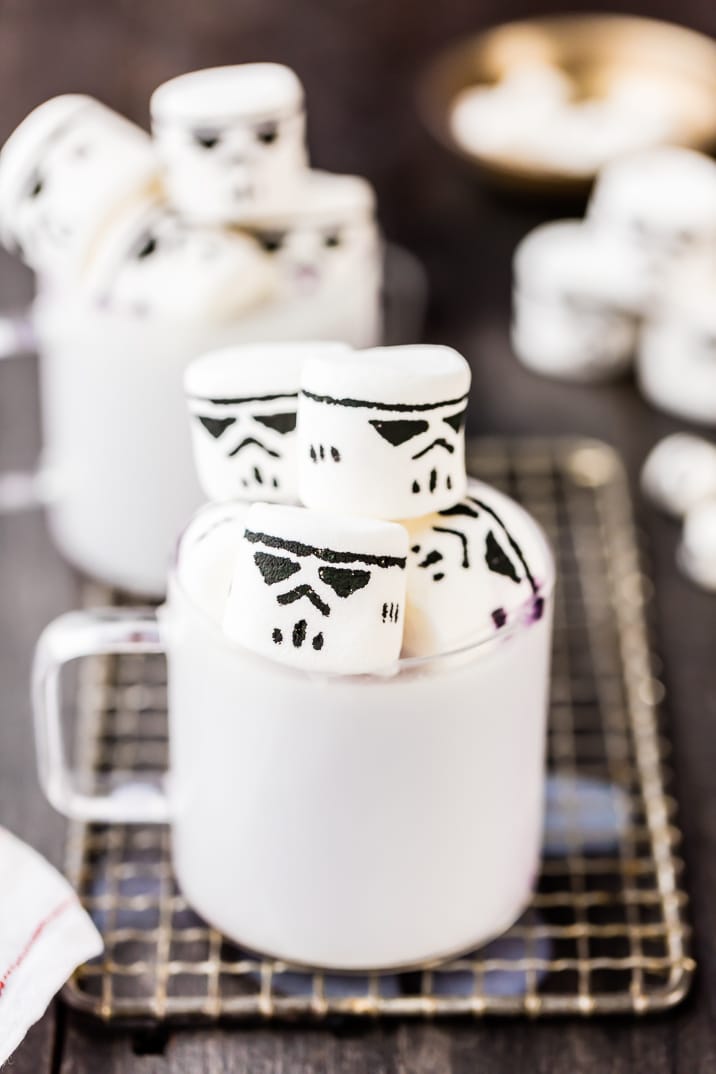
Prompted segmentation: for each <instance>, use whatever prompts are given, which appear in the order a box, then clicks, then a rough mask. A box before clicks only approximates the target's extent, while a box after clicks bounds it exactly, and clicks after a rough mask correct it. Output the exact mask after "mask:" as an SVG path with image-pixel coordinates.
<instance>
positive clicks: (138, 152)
mask: <svg viewBox="0 0 716 1074" xmlns="http://www.w3.org/2000/svg"><path fill="white" fill-rule="evenodd" d="M159 172H160V169H159V163H158V160H157V157H156V155H155V152H154V147H153V146H152V143H151V140H150V138H149V136H148V135H147V134H146V133H145V132H144V131H143V130H141V129H140V128H139V127H136V126H135V125H134V124H133V123H130V121H129V120H127V119H125V118H124V117H123V116H120V115H117V113H116V112H113V111H112V110H111V109H110V108H106V107H105V106H104V105H103V104H100V102H99V101H96V100H94V99H93V98H92V97H87V96H84V95H82V94H64V95H63V96H60V97H53V98H51V99H50V100H49V101H45V103H44V104H41V105H39V106H38V107H37V108H35V109H34V111H32V112H30V114H29V116H27V117H26V119H24V120H23V122H22V123H21V124H20V125H19V127H17V129H16V130H15V131H14V132H13V134H11V135H10V137H9V138H8V140H7V141H6V143H5V145H4V146H3V149H2V152H0V236H1V237H2V242H3V244H4V245H5V246H6V247H7V248H8V249H9V250H11V251H16V252H17V253H19V254H20V256H21V257H22V258H23V260H25V261H26V262H27V264H28V265H30V267H31V268H33V269H34V270H35V271H36V272H38V273H39V274H40V275H42V276H45V277H64V276H66V275H67V274H68V273H70V274H74V273H76V272H78V271H79V270H80V269H81V268H82V266H83V265H84V263H85V261H86V260H87V257H88V256H89V253H90V251H91V248H92V245H93V243H94V242H95V240H96V239H97V237H98V236H99V235H100V234H101V232H102V229H103V228H104V227H105V226H106V225H107V224H108V223H109V221H110V220H111V219H112V217H113V215H114V214H115V213H116V212H117V211H118V210H119V209H121V208H122V207H123V206H124V205H125V204H127V203H128V202H129V201H131V200H132V199H133V198H135V197H136V196H138V195H139V194H140V193H142V192H144V191H147V190H149V189H151V188H153V187H154V186H156V184H157V183H158V181H159Z"/></svg>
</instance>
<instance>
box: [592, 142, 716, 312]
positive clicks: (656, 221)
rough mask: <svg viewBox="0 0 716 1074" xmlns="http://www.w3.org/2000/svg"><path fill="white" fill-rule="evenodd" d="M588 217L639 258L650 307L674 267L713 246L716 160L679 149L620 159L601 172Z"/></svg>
mask: <svg viewBox="0 0 716 1074" xmlns="http://www.w3.org/2000/svg"><path fill="white" fill-rule="evenodd" d="M588 216H589V218H590V219H591V220H592V221H593V222H594V223H595V224H596V225H598V226H599V227H600V228H604V229H607V230H609V231H612V232H613V233H614V234H615V235H617V236H619V237H620V238H621V239H622V240H623V241H624V242H626V243H627V244H629V245H630V246H631V247H632V248H633V249H634V251H635V252H636V253H637V254H638V255H639V257H641V259H642V262H643V273H644V276H645V283H646V285H647V290H646V293H647V296H648V301H649V302H650V303H654V302H655V301H658V298H659V296H660V294H661V292H662V289H663V287H664V285H665V283H666V282H667V281H666V280H665V275H666V274H667V273H668V272H669V271H670V269H671V268H672V267H673V265H674V264H676V263H678V262H680V261H683V260H684V259H687V258H689V257H691V256H692V255H693V254H694V253H696V252H698V251H699V250H703V249H705V248H708V247H709V246H712V245H713V244H714V243H715V242H716V162H714V161H713V160H711V159H710V158H709V157H707V156H704V155H703V154H701V153H696V152H694V151H693V150H690V149H682V148H677V147H664V148H657V149H649V150H644V151H642V152H639V153H633V154H630V155H628V156H624V157H621V158H619V159H617V160H615V161H613V162H612V163H610V164H608V165H607V166H606V167H605V168H604V169H603V170H602V171H601V172H600V174H599V177H598V179H597V183H596V185H595V188H594V192H593V194H592V198H591V201H590V204H589V209H588Z"/></svg>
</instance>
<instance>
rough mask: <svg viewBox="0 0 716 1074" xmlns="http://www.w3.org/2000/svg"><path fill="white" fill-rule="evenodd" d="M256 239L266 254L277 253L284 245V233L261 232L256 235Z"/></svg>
mask: <svg viewBox="0 0 716 1074" xmlns="http://www.w3.org/2000/svg"><path fill="white" fill-rule="evenodd" d="M256 238H257V239H258V241H259V242H260V243H261V245H262V246H263V248H264V250H265V251H266V253H267V254H275V253H277V252H278V251H279V250H280V249H281V247H282V246H283V244H284V241H285V239H286V232H285V231H263V232H259V234H257V236H256Z"/></svg>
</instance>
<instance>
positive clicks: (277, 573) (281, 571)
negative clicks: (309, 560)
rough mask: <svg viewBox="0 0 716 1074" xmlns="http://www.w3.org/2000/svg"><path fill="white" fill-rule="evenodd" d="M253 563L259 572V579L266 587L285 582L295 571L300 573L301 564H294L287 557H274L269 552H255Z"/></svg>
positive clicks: (293, 561)
mask: <svg viewBox="0 0 716 1074" xmlns="http://www.w3.org/2000/svg"><path fill="white" fill-rule="evenodd" d="M254 563H255V564H256V566H257V567H258V569H259V570H260V571H261V577H262V578H263V580H264V582H265V583H266V585H276V583H277V582H285V581H286V579H287V578H290V577H291V575H292V574H295V573H296V571H300V569H301V564H300V563H296V562H295V560H293V559H288V557H287V556H274V555H273V554H272V553H271V552H255V553H254Z"/></svg>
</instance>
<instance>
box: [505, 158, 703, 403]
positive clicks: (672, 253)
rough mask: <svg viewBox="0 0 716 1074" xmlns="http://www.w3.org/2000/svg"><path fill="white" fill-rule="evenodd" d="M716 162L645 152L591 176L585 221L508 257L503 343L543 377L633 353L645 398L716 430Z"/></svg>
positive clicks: (538, 237)
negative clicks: (508, 322) (509, 290)
mask: <svg viewBox="0 0 716 1074" xmlns="http://www.w3.org/2000/svg"><path fill="white" fill-rule="evenodd" d="M714 294H716V163H715V162H714V161H713V160H711V159H710V158H709V157H706V156H703V155H702V154H699V153H696V152H694V151H692V150H688V149H681V148H661V149H651V150H645V151H642V152H640V153H634V154H631V155H629V156H625V157H622V158H620V159H617V160H615V161H613V162H612V163H610V164H608V165H607V166H606V167H605V168H604V169H603V170H602V172H601V173H600V175H599V177H598V179H597V182H596V186H595V188H594V192H593V194H592V198H591V201H590V204H589V207H588V211H587V218H586V220H584V221H582V220H561V221H557V222H554V223H550V224H545V225H543V226H541V227H538V228H537V229H536V230H535V231H533V232H531V233H530V234H529V235H527V237H526V238H525V239H523V241H522V242H521V243H520V245H519V246H518V248H517V251H516V253H515V259H514V288H513V309H514V322H513V334H512V340H513V346H514V349H515V352H516V354H517V356H518V357H519V358H520V360H521V361H522V362H523V363H524V364H525V365H526V366H528V367H530V368H532V369H533V370H535V371H536V372H538V373H542V374H545V375H548V376H556V377H565V378H569V379H574V380H582V381H598V380H605V379H608V378H611V377H613V376H616V375H619V374H621V373H622V372H624V371H625V370H626V369H627V368H628V367H629V366H630V365H631V363H632V360H633V358H634V357H635V356H636V363H637V376H638V379H639V383H640V387H641V389H642V391H643V393H644V395H645V396H646V397H647V398H648V399H649V400H650V402H652V403H653V404H654V405H655V406H658V407H660V408H661V409H664V410H667V411H670V412H671V413H674V414H676V415H678V416H680V417H683V418H686V419H688V420H691V421H697V422H705V423H710V424H716V303H714V300H713V299H714Z"/></svg>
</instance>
